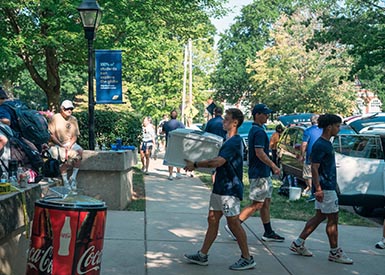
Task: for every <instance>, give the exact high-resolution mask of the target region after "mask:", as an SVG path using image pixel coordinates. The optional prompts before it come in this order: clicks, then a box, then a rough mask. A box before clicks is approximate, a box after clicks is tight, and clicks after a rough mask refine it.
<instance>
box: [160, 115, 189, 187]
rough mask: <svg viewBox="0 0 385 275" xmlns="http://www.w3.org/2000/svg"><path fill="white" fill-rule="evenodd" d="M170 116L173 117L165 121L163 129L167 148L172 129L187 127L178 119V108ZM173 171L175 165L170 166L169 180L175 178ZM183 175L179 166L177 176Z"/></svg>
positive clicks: (178, 177)
mask: <svg viewBox="0 0 385 275" xmlns="http://www.w3.org/2000/svg"><path fill="white" fill-rule="evenodd" d="M170 117H171V119H170V120H169V121H167V122H166V123H164V125H163V131H164V133H165V135H166V148H167V143H168V134H169V133H170V132H171V131H173V130H176V129H178V128H185V126H184V124H183V123H182V122H181V121H179V120H177V119H176V118H177V117H178V113H177V111H176V110H172V111H171V113H170ZM173 173H174V167H173V166H168V179H169V180H173V176H172V174H173ZM181 177H182V175H181V174H180V168H179V167H177V168H176V178H177V179H180V178H181Z"/></svg>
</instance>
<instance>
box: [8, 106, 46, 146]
mask: <svg viewBox="0 0 385 275" xmlns="http://www.w3.org/2000/svg"><path fill="white" fill-rule="evenodd" d="M3 105H6V106H8V107H9V108H10V109H12V110H13V111H14V112H15V114H16V117H17V122H18V126H19V128H20V134H21V136H22V137H24V138H26V139H27V140H29V141H30V142H32V143H33V144H34V145H36V146H37V147H40V145H42V144H44V143H47V142H48V140H49V139H50V137H51V135H50V133H49V131H48V123H47V120H46V119H45V117H44V116H43V115H42V114H40V113H39V112H38V111H36V110H31V109H29V108H28V107H27V106H26V105H25V104H23V103H21V102H12V101H5V102H4V103H3Z"/></svg>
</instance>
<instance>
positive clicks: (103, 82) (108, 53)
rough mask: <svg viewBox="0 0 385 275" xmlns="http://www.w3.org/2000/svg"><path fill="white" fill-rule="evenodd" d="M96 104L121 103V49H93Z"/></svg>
mask: <svg viewBox="0 0 385 275" xmlns="http://www.w3.org/2000/svg"><path fill="white" fill-rule="evenodd" d="M95 78H96V104H122V103H123V96H122V51H120V50H95Z"/></svg>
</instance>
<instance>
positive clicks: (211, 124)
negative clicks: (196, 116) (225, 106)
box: [205, 107, 226, 139]
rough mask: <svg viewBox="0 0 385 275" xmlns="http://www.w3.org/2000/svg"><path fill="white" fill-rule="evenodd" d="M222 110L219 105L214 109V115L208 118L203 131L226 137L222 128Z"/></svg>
mask: <svg viewBox="0 0 385 275" xmlns="http://www.w3.org/2000/svg"><path fill="white" fill-rule="evenodd" d="M222 114H223V110H222V108H221V107H216V108H215V109H214V117H213V118H212V119H210V120H209V121H208V122H207V124H206V127H205V131H206V132H208V133H212V134H215V135H217V136H220V137H223V139H225V138H226V131H225V130H224V129H223V118H222Z"/></svg>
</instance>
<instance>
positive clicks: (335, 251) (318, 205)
mask: <svg viewBox="0 0 385 275" xmlns="http://www.w3.org/2000/svg"><path fill="white" fill-rule="evenodd" d="M341 122H342V119H341V118H340V117H339V116H337V115H334V114H325V115H322V116H320V117H319V119H318V127H319V128H321V129H322V135H321V137H320V138H318V139H317V141H316V142H315V143H314V145H313V149H312V151H311V155H310V160H311V172H312V181H313V185H314V189H315V192H314V195H315V199H316V200H315V203H314V206H315V207H314V208H315V210H316V213H315V215H314V216H313V217H312V218H310V220H308V221H307V223H306V225H305V228H304V229H303V230H302V232H301V234H300V235H299V237H298V238H297V239H296V240H295V241H293V242H292V244H291V246H290V250H291V251H293V252H296V253H297V254H299V255H302V256H306V257H311V256H313V253H311V252H310V251H309V250H308V249H307V248H306V247H305V240H306V239H307V237H309V236H310V234H311V233H312V232H313V231H314V230H315V229H316V228H317V227H318V226H319V225H320V224H321V223H322V222H323V221H324V220H326V219H327V223H326V234H327V236H328V239H329V246H330V252H329V258H328V260H329V261H332V262H336V263H341V264H353V260H352V259H351V258H349V257H348V256H346V254H345V253H344V252H343V251H342V249H341V248H340V247H339V246H338V212H339V207H338V197H337V192H336V188H337V169H336V160H335V152H334V148H333V145H332V143H331V142H330V138H331V137H335V136H336V135H337V134H338V132H339V131H340V125H341Z"/></svg>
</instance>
